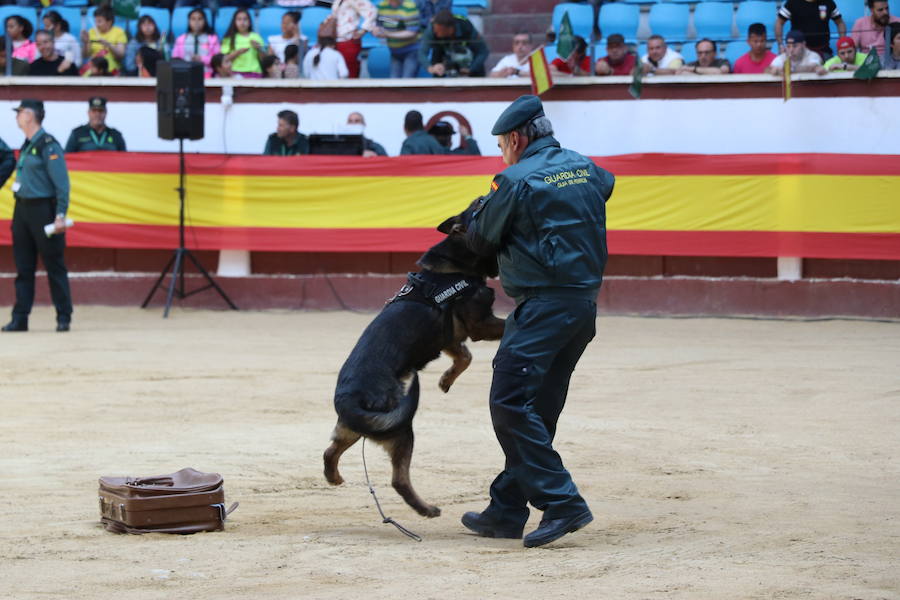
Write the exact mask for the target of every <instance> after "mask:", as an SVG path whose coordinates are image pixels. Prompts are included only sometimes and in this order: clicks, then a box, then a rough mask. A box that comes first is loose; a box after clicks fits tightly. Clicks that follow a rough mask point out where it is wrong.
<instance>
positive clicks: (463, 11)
mask: <svg viewBox="0 0 900 600" xmlns="http://www.w3.org/2000/svg"><path fill="white" fill-rule="evenodd" d="M450 11H451V12H452V13H453V14H454V15H456V16H458V17H466V18H469V9H468V8H466V7H465V6H461V5H459V4H454V5H453V6H451V7H450Z"/></svg>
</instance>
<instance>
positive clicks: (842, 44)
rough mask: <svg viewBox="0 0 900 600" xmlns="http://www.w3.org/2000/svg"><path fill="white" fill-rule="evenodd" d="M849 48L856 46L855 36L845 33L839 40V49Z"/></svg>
mask: <svg viewBox="0 0 900 600" xmlns="http://www.w3.org/2000/svg"><path fill="white" fill-rule="evenodd" d="M847 48H856V44H854V43H853V38H852V37H850V36H849V35H845V36H844V37H842V38H840V39H839V40H838V41H837V49H838V50H846V49H847Z"/></svg>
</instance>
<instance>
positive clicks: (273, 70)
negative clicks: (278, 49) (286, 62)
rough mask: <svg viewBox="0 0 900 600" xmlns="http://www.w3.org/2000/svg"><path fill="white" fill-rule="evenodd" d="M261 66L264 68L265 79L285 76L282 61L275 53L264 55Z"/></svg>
mask: <svg viewBox="0 0 900 600" xmlns="http://www.w3.org/2000/svg"><path fill="white" fill-rule="evenodd" d="M260 66H262V70H263V79H281V78H282V76H283V71H284V69H283V66H282V64H281V61H280V60H278V57H277V56H275V55H274V54H268V55H266V56H264V57H263V59H262V61H261V62H260Z"/></svg>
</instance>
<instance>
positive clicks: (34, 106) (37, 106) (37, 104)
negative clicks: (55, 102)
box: [13, 98, 44, 112]
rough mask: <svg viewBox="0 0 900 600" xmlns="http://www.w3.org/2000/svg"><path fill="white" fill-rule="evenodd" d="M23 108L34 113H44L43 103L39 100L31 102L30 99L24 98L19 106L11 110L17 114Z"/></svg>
mask: <svg viewBox="0 0 900 600" xmlns="http://www.w3.org/2000/svg"><path fill="white" fill-rule="evenodd" d="M23 108H30V109H31V110H33V111H34V112H44V103H43V102H41V101H40V100H33V99H31V98H25V99H24V100H22V101H21V102H19V105H18V106H17V107H15V108H14V109H13V110H14V111H16V112H19V111H20V110H22V109H23Z"/></svg>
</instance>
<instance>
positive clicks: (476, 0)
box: [453, 0, 488, 8]
mask: <svg viewBox="0 0 900 600" xmlns="http://www.w3.org/2000/svg"><path fill="white" fill-rule="evenodd" d="M453 5H454V7H455V6H468V7H470V8H487V5H488V3H487V0H453Z"/></svg>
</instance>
